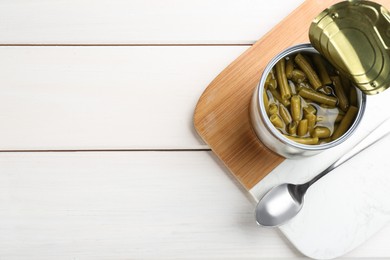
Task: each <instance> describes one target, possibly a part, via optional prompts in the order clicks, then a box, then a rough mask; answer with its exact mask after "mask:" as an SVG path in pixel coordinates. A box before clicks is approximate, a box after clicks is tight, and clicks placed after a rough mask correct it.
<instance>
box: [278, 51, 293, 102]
mask: <svg viewBox="0 0 390 260" xmlns="http://www.w3.org/2000/svg"><path fill="white" fill-rule="evenodd" d="M276 80H277V82H278V86H279V89H280V96H281V97H282V99H289V98H290V97H291V89H290V85H288V82H287V76H286V71H285V60H284V59H281V60H279V61H278V63H276Z"/></svg>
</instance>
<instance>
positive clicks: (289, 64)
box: [286, 58, 294, 79]
mask: <svg viewBox="0 0 390 260" xmlns="http://www.w3.org/2000/svg"><path fill="white" fill-rule="evenodd" d="M293 69H294V62H293V60H292V58H289V59H288V60H287V62H286V77H287V78H288V79H291V73H292V71H293Z"/></svg>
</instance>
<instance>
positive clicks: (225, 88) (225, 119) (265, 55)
mask: <svg viewBox="0 0 390 260" xmlns="http://www.w3.org/2000/svg"><path fill="white" fill-rule="evenodd" d="M336 2H338V1H335V0H327V1H316V0H307V1H306V2H304V3H303V4H302V5H301V6H300V7H299V8H298V9H296V10H295V11H293V12H292V13H291V14H290V15H289V16H287V17H286V18H285V19H284V20H283V21H282V22H280V23H279V24H278V25H277V26H276V27H275V28H273V29H272V30H271V31H270V32H269V33H267V34H266V35H265V36H264V37H263V38H262V39H261V40H259V41H258V42H256V44H255V45H254V46H252V47H251V48H250V49H248V50H247V51H246V52H244V53H243V54H242V55H241V56H240V57H238V58H237V59H236V60H235V61H234V62H233V63H231V64H230V65H229V66H228V67H227V68H226V69H225V70H224V71H222V72H221V73H220V74H219V75H218V76H217V77H216V78H215V79H214V81H212V82H211V84H210V85H209V86H208V87H207V89H206V90H205V92H204V93H203V95H202V97H201V98H200V100H199V103H198V104H197V107H196V110H195V114H194V125H195V128H196V130H197V131H198V133H199V135H200V136H201V137H202V138H203V140H204V141H205V142H206V143H207V144H208V145H209V146H210V147H211V149H212V150H213V151H214V152H215V153H216V154H217V156H218V157H219V158H220V159H221V160H222V161H223V162H224V163H225V165H226V166H227V167H228V168H229V169H230V171H231V172H232V173H233V175H234V176H235V177H236V178H237V179H238V180H239V181H240V182H241V183H242V185H243V186H244V187H245V188H246V189H248V190H249V189H251V188H252V187H253V186H254V185H255V184H256V183H258V182H259V181H260V180H261V179H262V178H263V177H264V176H265V175H267V174H268V173H269V172H271V171H272V170H273V169H274V168H275V167H276V166H277V165H279V164H280V163H281V162H282V161H283V158H282V157H280V156H278V155H276V154H274V153H273V152H271V151H270V150H268V149H267V148H266V147H264V145H262V143H261V142H260V141H259V140H258V138H257V137H256V135H255V134H254V132H253V130H252V129H251V126H250V122H249V112H248V106H249V104H250V99H251V96H252V93H253V91H254V89H255V87H256V85H257V83H258V81H259V78H260V76H261V73H262V71H263V69H264V68H265V66H266V65H267V63H268V61H270V60H271V59H272V58H273V57H274V56H275V55H276V54H277V53H279V52H281V51H282V50H284V49H286V48H287V47H290V46H293V45H295V44H298V43H305V42H309V40H308V29H309V26H310V23H311V21H312V20H313V18H314V17H316V16H317V15H318V14H319V13H320V12H321V11H322V10H324V9H325V8H326V7H328V6H330V5H332V4H334V3H336Z"/></svg>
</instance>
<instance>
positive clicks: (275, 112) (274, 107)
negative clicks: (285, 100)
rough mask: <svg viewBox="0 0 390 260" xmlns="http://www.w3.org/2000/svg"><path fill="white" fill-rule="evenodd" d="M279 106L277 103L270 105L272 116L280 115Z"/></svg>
mask: <svg viewBox="0 0 390 260" xmlns="http://www.w3.org/2000/svg"><path fill="white" fill-rule="evenodd" d="M278 110H279V109H278V105H276V104H275V103H271V104H269V106H268V113H269V114H270V115H275V114H278Z"/></svg>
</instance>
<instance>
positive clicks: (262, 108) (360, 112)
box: [257, 43, 366, 151]
mask: <svg viewBox="0 0 390 260" xmlns="http://www.w3.org/2000/svg"><path fill="white" fill-rule="evenodd" d="M298 51H306V52H312V53H317V54H320V53H319V52H318V51H317V50H316V49H315V48H314V47H313V46H312V44H310V43H303V44H298V45H294V46H292V47H289V48H287V49H285V50H284V51H282V52H280V53H278V54H277V55H276V56H275V57H274V58H273V59H271V60H270V62H269V63H268V64H267V66H266V67H265V68H264V71H263V73H262V75H261V78H260V81H259V83H258V85H257V89H258V95H257V101H258V102H257V110H258V111H259V112H260V114H261V116H260V118H261V120H262V121H263V123H264V125H265V127H266V128H267V130H268V131H269V132H270V133H272V135H273V136H274V137H276V138H277V139H279V140H280V141H282V142H284V143H287V144H288V145H290V146H292V147H295V148H298V149H302V150H307V151H321V150H325V149H328V148H332V147H334V146H336V145H338V144H341V143H342V142H344V141H345V140H346V139H347V138H348V137H349V136H350V135H351V134H352V133H353V132H354V131H355V129H356V128H357V126H358V125H359V123H360V121H361V119H362V117H363V114H364V110H365V107H366V95H365V94H364V93H363V92H362V91H361V90H360V89H359V88H356V90H357V91H356V92H357V95H358V96H360V98H359V100H360V103H359V106H358V108H359V110H358V114H357V115H356V118H355V120H354V122H353V124H352V126H351V127H350V128H349V129H348V130H347V131H346V132H345V133H344V134H343V135H342V136H340V137H339V138H337V139H336V140H333V141H331V142H328V143H324V144H316V145H306V144H300V143H297V142H294V141H292V140H290V139H288V138H286V137H284V136H283V135H282V134H281V133H280V132H279V131H278V130H277V129H276V128H275V127H274V126H273V125H272V123H271V121H270V120H269V118H268V115H267V113H266V110H265V106H264V102H263V91H264V85H265V80H266V78H267V75H268V73H269V72H270V71H271V69H272V68H273V67H274V66H275V65H276V63H277V62H278V61H279V60H280V59H282V58H284V57H285V56H288V55H290V54H293V53H296V52H298ZM320 55H321V54H320Z"/></svg>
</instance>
